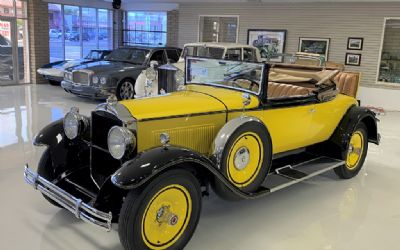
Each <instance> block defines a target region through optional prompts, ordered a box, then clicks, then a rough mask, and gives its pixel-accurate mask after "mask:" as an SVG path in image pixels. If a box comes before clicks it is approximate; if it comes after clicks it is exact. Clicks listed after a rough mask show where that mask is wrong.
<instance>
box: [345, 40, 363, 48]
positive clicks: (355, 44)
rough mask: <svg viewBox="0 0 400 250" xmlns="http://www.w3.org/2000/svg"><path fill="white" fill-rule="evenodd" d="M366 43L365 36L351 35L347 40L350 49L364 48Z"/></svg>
mask: <svg viewBox="0 0 400 250" xmlns="http://www.w3.org/2000/svg"><path fill="white" fill-rule="evenodd" d="M363 44H364V38H361V37H349V39H348V41H347V49H348V50H362V49H363Z"/></svg>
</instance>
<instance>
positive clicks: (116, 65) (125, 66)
mask: <svg viewBox="0 0 400 250" xmlns="http://www.w3.org/2000/svg"><path fill="white" fill-rule="evenodd" d="M132 69H144V67H143V66H142V65H135V64H131V63H125V62H111V61H97V62H88V63H84V64H81V65H78V66H75V67H73V68H71V70H90V71H93V73H95V74H96V73H105V72H110V71H121V70H122V71H125V70H132Z"/></svg>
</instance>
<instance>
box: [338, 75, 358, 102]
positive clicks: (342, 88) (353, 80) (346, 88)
mask: <svg viewBox="0 0 400 250" xmlns="http://www.w3.org/2000/svg"><path fill="white" fill-rule="evenodd" d="M334 82H335V83H336V86H337V88H338V90H339V92H340V93H341V94H345V95H348V96H352V97H357V91H358V85H359V82H360V73H357V72H340V73H339V74H338V75H337V76H336V77H335V78H334Z"/></svg>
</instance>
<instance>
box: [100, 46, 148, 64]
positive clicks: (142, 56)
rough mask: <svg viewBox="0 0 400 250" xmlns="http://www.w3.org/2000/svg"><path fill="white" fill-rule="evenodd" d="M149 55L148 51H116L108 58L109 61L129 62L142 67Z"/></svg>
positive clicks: (129, 49) (123, 49)
mask: <svg viewBox="0 0 400 250" xmlns="http://www.w3.org/2000/svg"><path fill="white" fill-rule="evenodd" d="M148 54H149V50H148V49H131V48H121V49H116V50H114V51H113V52H111V54H110V55H109V56H108V57H107V61H118V62H129V63H133V64H140V65H142V64H143V63H144V61H145V60H146V57H147V55H148Z"/></svg>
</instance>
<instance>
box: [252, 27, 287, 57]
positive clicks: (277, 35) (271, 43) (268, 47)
mask: <svg viewBox="0 0 400 250" xmlns="http://www.w3.org/2000/svg"><path fill="white" fill-rule="evenodd" d="M286 32H287V31H286V30H270V29H249V30H248V31H247V44H249V45H253V46H254V47H257V48H258V49H259V50H260V53H261V58H262V59H263V60H264V61H270V62H283V56H282V55H281V54H282V53H283V52H284V51H285V44H286Z"/></svg>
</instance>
